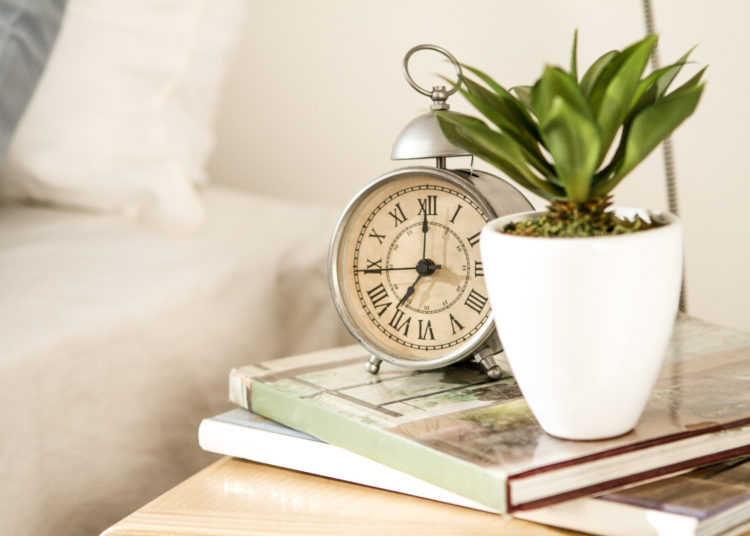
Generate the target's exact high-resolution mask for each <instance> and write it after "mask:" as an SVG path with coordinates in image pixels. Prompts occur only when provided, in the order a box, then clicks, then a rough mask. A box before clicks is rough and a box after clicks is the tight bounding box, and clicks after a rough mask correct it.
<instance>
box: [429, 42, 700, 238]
mask: <svg viewBox="0 0 750 536" xmlns="http://www.w3.org/2000/svg"><path fill="white" fill-rule="evenodd" d="M656 42H657V37H656V36H655V35H649V36H647V37H646V38H644V39H642V40H640V41H638V42H636V43H634V44H632V45H630V46H628V47H627V48H625V49H624V50H622V51H617V50H612V51H610V52H607V53H606V54H604V55H602V56H601V57H600V58H598V59H597V60H596V61H595V62H594V63H593V64H592V65H591V66H590V67H589V68H588V69H587V70H586V71H585V73H584V74H583V75H582V76H581V77H579V76H578V61H577V48H578V46H577V45H578V36H577V32H576V34H575V36H574V39H573V50H572V54H571V61H570V69H569V70H567V71H566V70H564V69H562V68H560V67H556V66H551V65H548V66H547V67H546V68H545V69H544V72H543V74H542V76H541V77H540V78H539V80H537V82H536V83H535V84H534V85H533V86H520V87H515V88H512V89H511V90H506V89H505V88H504V87H503V86H501V85H500V84H498V83H497V82H495V80H493V79H492V78H490V77H489V76H488V75H487V74H485V73H484V72H482V71H480V70H479V69H476V68H474V67H470V66H467V65H463V64H462V66H463V68H464V70H466V71H469V72H470V73H472V74H473V75H474V76H476V77H477V78H478V79H479V80H478V81H477V80H474V79H472V78H470V77H468V76H463V77H462V81H461V85H460V88H459V90H460V92H461V93H462V95H463V96H464V97H465V98H466V99H467V100H468V102H469V103H471V105H472V106H473V107H474V108H475V109H476V110H477V111H479V112H480V113H481V114H482V115H483V116H484V117H485V118H486V119H487V120H488V121H489V122H490V123H491V125H492V126H490V125H488V124H487V123H486V122H485V121H483V120H481V119H478V118H476V117H471V116H468V115H465V114H461V113H457V112H452V111H447V110H442V111H435V112H434V113H435V116H436V117H437V119H438V121H439V123H440V126H441V128H442V130H443V133H444V134H445V136H446V137H447V138H448V139H449V140H450V141H451V142H452V143H453V144H455V145H457V146H458V147H461V148H463V149H465V150H467V151H469V152H470V153H472V154H474V155H476V156H478V157H479V158H482V159H483V160H485V161H487V162H488V163H490V164H492V165H493V166H495V167H497V168H498V169H499V170H500V171H502V172H503V173H504V174H505V175H507V177H508V178H510V179H511V180H513V181H515V182H516V183H518V184H519V185H521V186H523V187H524V188H527V189H528V190H530V191H532V192H534V193H535V194H537V195H539V196H541V197H543V198H545V199H547V200H549V201H550V202H551V203H550V206H549V209H548V211H547V214H546V215H545V216H546V218H547V220H550V219H552V220H554V222H557V223H560V222H561V221H562V222H563V223H564V222H565V221H571V222H574V224H575V225H577V227H578V228H579V229H578V230H577V231H575V233H572V232H571V231H569V230H565V229H567V226H566V225H557V227H558V228H562V229H563V230H559V229H558V231H556V232H552V233H546V232H545V233H542V234H553V235H554V234H561V235H566V236H569V235H570V234H584V235H587V234H606V233H610V232H615V233H617V232H627V231H628V225H619V227H618V226H617V224H616V223H613V222H614V221H615V220H613V218H614V215H613V214H612V213H611V212H609V211H608V210H605V209H606V208H607V207H608V206H609V204H610V200H611V195H610V192H611V191H612V189H613V188H614V187H615V186H617V185H618V184H619V183H620V181H621V180H622V179H623V178H624V177H625V176H626V175H627V174H628V173H630V172H631V171H632V170H633V169H634V168H635V167H636V166H637V165H638V164H639V163H640V162H641V161H642V160H643V159H644V158H646V156H648V154H649V153H651V151H652V150H653V149H654V148H656V147H657V146H658V145H659V144H660V143H661V142H662V141H663V140H664V139H665V138H666V137H668V136H669V135H670V134H671V133H672V132H673V131H674V130H675V129H676V128H677V127H678V126H679V125H680V124H681V123H682V122H683V121H684V120H685V119H686V118H687V117H689V116H690V115H691V114H692V113H693V111H694V110H695V108H696V106H697V105H698V101H699V100H700V96H701V93H702V92H703V83H701V77H702V76H703V73H704V72H705V67H704V68H703V69H701V70H700V71H699V72H698V73H697V74H696V75H695V76H693V77H692V78H690V79H689V80H688V81H687V82H685V83H684V84H683V85H681V86H680V87H678V88H677V89H675V90H673V91H671V92H668V90H669V87H670V85H671V83H672V81H673V80H674V78H675V77H676V76H677V74H678V73H679V72H680V70H681V69H682V67H683V66H684V65H685V63H686V62H687V58H688V56H689V55H690V52H691V51H692V49H691V51H688V53H686V54H685V55H684V56H683V57H682V58H680V59H679V60H678V61H676V62H675V63H672V64H670V65H668V66H666V67H662V68H660V69H658V70H655V71H654V72H652V73H650V74H648V75H645V74H644V72H645V70H646V67H647V65H648V61H649V58H650V56H651V54H652V53H653V51H654V47H655V46H656ZM582 218H583V219H588V220H591V221H592V224H591V225H588V224H587V225H585V226H584V227H585V228H586V229H589V228H590V229H589V230H588V231H581V230H580V229H581V226H580V225H579V224H578V223H580V220H581V219H582ZM605 220H606V221H605ZM620 221H621V220H620ZM615 227H617V228H615ZM632 227H634V228H635V229H634V230H636V229H640V228H643V225H642V223H637V224H636V225H634V226H632ZM597 229H599V231H600V232H599V231H597ZM618 229H619V230H618Z"/></svg>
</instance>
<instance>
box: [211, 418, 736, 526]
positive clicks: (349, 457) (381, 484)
mask: <svg viewBox="0 0 750 536" xmlns="http://www.w3.org/2000/svg"><path fill="white" fill-rule="evenodd" d="M258 422H261V423H262V424H260V425H259V424H258ZM198 443H199V445H200V447H201V448H202V449H203V450H206V451H208V452H213V453H216V454H223V455H226V456H233V457H236V458H242V459H246V460H251V461H255V462H260V463H264V464H268V465H274V466H277V467H282V468H287V469H292V470H295V471H301V472H304V473H310V474H314V475H320V476H324V477H328V478H334V479H337V480H343V481H346V482H353V483H355V484H362V485H365V486H370V487H375V488H380V489H385V490H389V491H395V492H398V493H404V494H407V495H414V496H417V497H423V498H426V499H431V500H435V501H440V502H444V503H448V504H454V505H458V506H464V507H467V508H473V509H476V510H482V511H485V512H492V513H497V512H496V511H495V510H492V509H490V508H487V507H486V506H484V505H482V504H480V503H478V502H475V501H472V500H470V499H467V498H465V497H463V496H461V495H458V494H456V493H453V492H451V491H448V490H445V489H443V488H440V487H438V486H435V485H433V484H430V483H428V482H425V481H423V480H420V479H418V478H416V477H413V476H411V475H408V474H406V473H402V472H401V471H397V470H395V469H393V468H391V467H388V466H386V465H382V464H380V463H378V462H376V461H373V460H371V459H369V458H366V457H364V456H360V455H359V454H355V453H353V452H351V451H348V450H346V449H342V448H340V447H337V446H335V445H331V444H330V443H326V442H323V441H320V440H318V439H315V438H314V437H311V436H309V435H307V434H303V433H301V432H298V431H296V430H292V429H290V428H287V427H286V426H283V425H281V424H278V423H276V422H274V421H270V420H267V419H264V418H263V417H259V416H257V415H255V414H253V413H251V412H249V411H247V410H245V409H234V410H231V411H228V412H226V413H223V414H221V415H217V416H215V417H210V418H206V419H203V421H202V422H201V424H200V427H199V429H198ZM513 516H514V517H517V518H519V519H524V520H527V521H533V522H537V523H543V524H546V525H554V526H557V527H562V528H566V529H571V530H577V531H584V532H591V533H596V534H601V535H604V536H677V535H702V536H708V535H710V534H716V533H718V532H722V530H723V531H726V530H727V529H729V528H730V527H731V525H730V526H726V525H724V524H723V523H720V524H719V527H717V526H716V525H714V526H713V527H710V528H709V527H707V526H706V527H701V526H700V525H699V524H698V520H697V519H696V518H694V517H692V516H688V515H681V514H677V513H670V512H664V511H660V510H655V509H650V508H643V507H639V506H632V505H628V504H624V503H616V502H613V501H607V500H602V499H596V498H581V499H574V500H571V501H566V502H563V503H558V504H555V505H552V506H547V507H544V508H537V509H534V510H527V511H520V512H514V513H513ZM717 521H718V520H717ZM722 525H723V526H722ZM749 527H750V524H748V523H743V524H742V525H740V526H739V527H735V528H734V530H732V531H731V534H740V533H742V532H743V530H746V529H747V528H749ZM717 529H718V530H717ZM724 534H727V533H724Z"/></svg>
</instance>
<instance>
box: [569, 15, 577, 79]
mask: <svg viewBox="0 0 750 536" xmlns="http://www.w3.org/2000/svg"><path fill="white" fill-rule="evenodd" d="M570 76H572V77H573V80H575V81H576V82H578V28H576V29H575V31H574V32H573V50H572V51H571V53H570Z"/></svg>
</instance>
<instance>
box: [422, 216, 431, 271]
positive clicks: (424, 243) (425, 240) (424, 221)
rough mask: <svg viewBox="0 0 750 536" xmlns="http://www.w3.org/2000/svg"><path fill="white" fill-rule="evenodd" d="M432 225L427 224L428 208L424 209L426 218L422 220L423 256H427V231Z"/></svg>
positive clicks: (424, 257)
mask: <svg viewBox="0 0 750 536" xmlns="http://www.w3.org/2000/svg"><path fill="white" fill-rule="evenodd" d="M429 230H430V227H429V226H428V225H427V209H426V208H425V211H424V220H422V258H423V259H426V258H427V231H429Z"/></svg>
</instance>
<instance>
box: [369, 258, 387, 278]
mask: <svg viewBox="0 0 750 536" xmlns="http://www.w3.org/2000/svg"><path fill="white" fill-rule="evenodd" d="M382 262H383V259H378V260H376V261H371V260H370V259H367V268H365V273H366V274H379V273H381V272H382V271H383V267H382V266H381V265H380V263H382Z"/></svg>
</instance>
